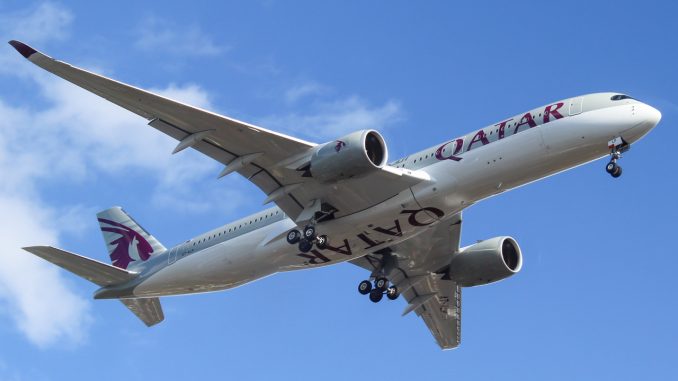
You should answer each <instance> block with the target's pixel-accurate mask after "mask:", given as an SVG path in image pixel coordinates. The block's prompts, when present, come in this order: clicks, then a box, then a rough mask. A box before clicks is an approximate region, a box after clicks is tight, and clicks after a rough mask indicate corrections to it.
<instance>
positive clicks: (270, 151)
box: [9, 40, 661, 349]
mask: <svg viewBox="0 0 678 381" xmlns="http://www.w3.org/2000/svg"><path fill="white" fill-rule="evenodd" d="M9 43H10V44H11V45H12V46H13V47H14V48H15V49H16V50H17V51H18V52H19V53H20V54H21V55H23V56H24V57H25V58H26V59H28V60H29V61H30V62H32V63H33V64H35V65H37V66H39V67H40V68H42V69H44V70H46V71H48V72H51V73H53V74H55V75H57V76H59V77H61V78H63V79H65V80H67V81H69V82H71V83H73V84H75V85H77V86H79V87H81V88H83V89H85V90H88V91H90V92H92V93H94V94H96V95H98V96H100V97H102V98H104V99H107V100H108V101H110V102H113V103H115V104H117V105H118V106H121V107H123V108H125V109H127V110H129V111H131V112H133V113H135V114H137V115H139V116H141V117H143V118H145V119H146V120H147V121H148V125H149V126H151V127H153V128H155V129H157V130H159V131H160V132H162V133H164V134H166V135H169V136H170V137H172V138H174V139H176V140H177V141H178V144H177V146H176V148H175V149H174V151H173V152H172V153H173V154H176V153H178V152H180V151H183V150H185V149H188V148H192V149H194V150H197V151H199V152H201V153H203V154H205V155H207V156H209V157H210V158H212V159H214V160H216V161H218V162H220V163H222V164H223V165H224V169H223V170H222V171H221V173H219V174H218V177H219V178H221V177H223V176H226V175H228V174H231V173H234V172H236V173H238V174H240V175H241V176H243V177H245V178H246V179H248V180H249V181H251V182H252V183H253V184H254V185H256V186H257V187H258V188H259V189H261V191H262V192H263V193H264V194H265V199H264V204H269V203H274V204H275V207H271V208H268V209H265V210H263V211H261V212H259V213H255V214H252V215H251V216H247V217H245V218H242V219H240V220H237V221H234V222H231V223H229V224H226V225H224V226H221V227H218V228H216V229H214V230H211V231H208V232H206V233H204V234H201V235H199V236H197V237H194V238H191V239H189V240H187V241H185V242H182V243H180V244H178V245H176V246H173V247H171V248H166V247H165V246H163V245H162V244H161V243H160V242H159V241H158V240H157V239H156V238H155V237H153V236H152V235H151V234H150V233H149V232H148V231H146V230H145V229H144V228H142V227H141V225H139V224H138V223H137V222H136V221H135V220H134V219H133V218H132V217H131V216H130V215H128V214H127V213H126V212H125V211H124V210H123V209H122V208H120V207H113V208H110V209H107V210H104V211H102V212H100V213H98V214H97V218H98V222H99V224H100V228H101V231H102V234H103V238H104V241H105V244H106V246H107V249H108V253H109V256H110V259H111V261H112V264H111V265H109V264H105V263H102V262H99V261H96V260H94V259H90V258H87V257H83V256H80V255H78V254H74V253H71V252H68V251H65V250H61V249H59V248H55V247H50V246H31V247H25V248H24V250H26V251H28V252H30V253H32V254H34V255H36V256H38V257H41V258H43V259H45V260H47V261H50V262H52V263H54V264H56V265H58V266H60V267H62V268H64V269H66V270H68V271H70V272H72V273H74V274H76V275H78V276H80V277H82V278H85V279H87V280H89V281H90V282H92V283H94V284H96V285H98V286H99V287H100V288H99V289H98V290H97V291H96V292H95V293H94V298H95V299H119V300H120V301H121V302H122V303H123V304H124V305H125V306H127V307H128V308H129V309H130V310H131V311H132V312H133V313H134V314H135V315H136V316H137V317H138V318H139V319H141V320H142V321H143V322H144V323H145V324H146V325H147V326H149V327H150V326H152V325H154V324H157V323H159V322H161V321H162V320H163V319H164V314H163V311H162V308H161V305H160V300H159V297H163V296H169V295H180V294H193V293H203V292H213V291H220V290H226V289H230V288H233V287H238V286H241V285H244V284H247V283H249V282H253V281H255V280H257V279H260V278H263V277H266V276H269V275H272V274H275V273H279V272H283V271H293V270H303V269H310V268H317V267H322V266H328V265H334V264H339V263H342V262H348V263H350V264H353V265H356V266H359V267H361V268H364V269H365V270H367V272H368V273H366V279H365V280H363V281H361V282H360V283H359V284H358V287H357V288H358V291H359V293H360V294H363V295H368V297H369V300H371V301H372V302H375V303H377V302H379V301H381V300H382V298H383V297H384V296H386V298H387V299H391V300H395V299H397V298H398V297H399V296H400V295H402V296H403V297H404V299H405V300H406V302H407V306H406V308H405V310H404V311H403V315H406V314H409V313H411V312H414V313H416V314H417V315H418V316H419V317H421V318H422V319H423V321H424V323H425V324H426V326H427V327H428V328H429V330H430V331H431V333H432V335H433V337H434V339H435V341H436V342H437V344H438V345H439V346H440V347H441V348H442V349H452V348H456V347H458V346H459V344H460V341H461V293H462V288H464V287H474V286H480V285H486V284H489V283H493V282H497V281H499V280H502V279H505V278H508V277H510V276H513V275H515V274H517V273H518V272H519V271H520V270H521V268H522V263H523V260H522V250H521V249H520V246H519V245H518V242H517V241H516V240H515V239H514V238H512V237H510V236H500V237H494V238H490V239H486V240H483V241H479V242H477V243H475V244H472V245H469V246H465V247H460V236H461V225H462V212H463V210H464V209H466V208H468V207H469V206H471V205H473V204H475V203H477V202H479V201H481V200H484V199H486V198H489V197H492V196H495V195H498V194H501V193H503V192H505V191H507V190H510V189H514V188H517V187H520V186H522V185H525V184H528V183H530V182H533V181H536V180H539V179H543V178H545V177H547V176H551V175H554V174H557V173H559V172H562V171H566V170H568V169H571V168H574V167H576V166H579V165H582V164H585V163H588V162H592V161H594V160H598V159H600V158H603V157H609V162H608V163H607V164H606V166H605V170H606V172H607V173H609V174H610V175H611V176H612V177H614V178H616V177H619V176H620V175H621V173H622V168H621V166H619V164H618V161H619V159H620V158H621V156H622V154H623V153H625V152H626V151H628V149H629V148H630V147H631V144H632V143H635V142H636V141H638V140H640V139H641V138H642V137H643V136H645V135H646V134H647V133H648V132H649V131H650V130H652V129H653V128H654V127H655V126H656V125H657V124H658V123H659V121H660V119H661V113H660V112H659V111H658V110H657V109H655V108H653V107H652V106H650V105H648V104H645V103H643V102H640V101H638V100H636V99H634V98H632V97H630V96H628V95H625V94H622V93H614V92H612V93H595V94H587V95H582V96H576V97H573V98H567V99H564V100H559V101H556V102H553V103H549V104H547V105H544V106H540V107H537V108H533V109H531V110H529V111H527V112H523V113H520V114H517V115H514V116H511V117H508V118H506V119H503V120H502V121H499V122H497V123H495V124H492V125H489V126H486V127H483V128H480V129H478V130H475V131H473V132H470V133H468V134H466V135H464V136H460V137H457V138H453V139H451V140H448V141H446V142H443V143H441V144H438V145H435V146H432V147H430V148H427V149H425V150H422V151H420V152H416V153H414V154H411V155H408V156H406V157H403V158H400V159H398V160H395V161H391V162H389V159H388V148H387V145H386V143H385V141H384V138H383V137H382V135H381V134H380V133H379V132H377V131H375V130H361V131H355V132H353V133H350V134H348V135H346V136H343V137H339V138H338V139H336V140H332V141H329V142H326V143H322V144H316V143H312V142H308V141H304V140H301V139H297V138H294V137H292V136H287V135H284V134H281V133H277V132H275V131H270V130H267V129H264V128H262V127H259V126H255V125H252V124H249V123H245V122H242V121H239V120H236V119H233V118H230V117H226V116H222V115H219V114H216V113H213V112H209V111H206V110H202V109H199V108H196V107H192V106H190V105H186V104H183V103H180V102H177V101H174V100H171V99H168V98H165V97H163V96H160V95H157V94H153V93H151V92H148V91H145V90H142V89H139V88H137V87H133V86H130V85H127V84H124V83H121V82H118V81H115V80H113V79H109V78H106V77H103V76H101V75H98V74H95V73H91V72H88V71H85V70H83V69H80V68H77V67H75V66H71V65H70V64H68V63H65V62H62V61H58V60H55V59H53V58H51V57H49V56H47V55H45V54H43V53H41V52H39V51H36V50H35V49H33V48H32V47H30V46H28V45H26V44H24V43H22V42H19V41H14V40H12V41H10V42H9ZM367 274H369V275H367Z"/></svg>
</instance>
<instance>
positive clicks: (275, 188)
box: [9, 40, 427, 220]
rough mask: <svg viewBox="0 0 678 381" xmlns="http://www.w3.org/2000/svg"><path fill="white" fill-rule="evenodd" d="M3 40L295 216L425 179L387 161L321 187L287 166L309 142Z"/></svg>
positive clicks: (348, 207) (375, 199) (344, 207)
mask: <svg viewBox="0 0 678 381" xmlns="http://www.w3.org/2000/svg"><path fill="white" fill-rule="evenodd" d="M9 43H10V45H12V46H13V47H14V48H15V49H16V50H17V51H18V52H19V53H20V54H21V55H22V56H24V57H25V58H26V59H28V60H29V61H31V62H32V63H34V64H35V65H37V66H39V67H40V68H42V69H44V70H46V71H49V72H50V73H53V74H55V75H57V76H59V77H61V78H63V79H65V80H67V81H69V82H71V83H73V84H75V85H77V86H79V87H81V88H83V89H85V90H87V91H89V92H91V93H94V94H96V95H98V96H100V97H102V98H104V99H106V100H108V101H110V102H112V103H115V104H116V105H118V106H120V107H123V108H125V109H127V110H129V111H131V112H133V113H135V114H137V115H139V116H141V117H143V118H145V119H146V120H148V121H149V122H148V124H149V125H150V126H151V127H153V128H155V129H157V130H159V131H161V132H163V133H165V134H167V135H169V136H170V137H172V138H174V139H176V140H178V141H179V143H178V145H177V147H176V148H175V149H174V153H176V152H179V151H182V150H184V149H186V148H188V147H192V148H194V149H196V150H198V151H199V152H201V153H203V154H205V155H207V156H209V157H211V158H212V159H214V160H216V161H218V162H220V163H222V164H224V165H225V166H226V168H225V169H224V171H222V173H221V174H220V176H219V177H221V176H223V175H225V174H228V173H231V172H238V173H239V174H240V175H242V176H244V177H245V178H246V179H248V180H250V181H251V182H252V183H254V184H255V185H256V186H257V187H259V188H260V189H261V190H262V191H263V192H264V193H265V194H266V196H267V198H266V201H267V202H268V201H273V202H275V203H276V204H277V205H278V206H279V207H280V208H281V209H282V210H283V212H285V213H286V214H287V215H288V216H290V217H291V218H292V219H294V220H296V219H297V217H298V216H299V215H300V214H301V213H302V211H304V209H305V208H307V207H310V206H311V205H312V204H313V203H315V202H316V201H317V200H321V201H322V202H324V203H325V202H327V203H329V204H331V205H332V206H333V207H334V208H335V209H336V210H337V213H336V214H335V216H336V217H340V216H342V215H348V214H351V213H354V212H356V211H359V210H363V209H366V208H369V207H371V206H373V205H376V204H378V203H380V202H382V201H384V200H386V199H388V198H390V197H393V196H395V195H397V194H398V193H399V192H401V191H403V190H406V189H407V188H408V187H410V186H412V185H414V184H416V183H418V182H420V181H423V180H426V179H427V178H426V176H423V177H422V176H421V175H416V174H412V173H407V172H406V171H403V170H401V169H398V168H392V167H386V168H384V169H383V170H381V171H377V173H375V174H374V176H370V177H363V178H356V179H350V180H347V181H344V182H339V183H336V184H332V185H331V186H328V185H327V184H322V183H319V182H317V181H314V179H312V178H308V177H305V176H303V172H302V171H299V170H298V168H297V167H296V166H294V165H293V164H294V163H298V162H299V160H302V159H303V158H305V157H310V155H311V154H312V152H313V150H314V148H315V147H316V146H317V144H315V143H311V142H307V141H304V140H301V139H297V138H294V137H291V136H287V135H284V134H280V133H277V132H275V131H270V130H267V129H265V128H261V127H258V126H255V125H252V124H249V123H245V122H242V121H239V120H236V119H233V118H230V117H226V116H222V115H219V114H216V113H213V112H210V111H206V110H202V109H200V108H197V107H193V106H189V105H186V104H184V103H181V102H177V101H174V100H171V99H168V98H166V97H163V96H161V95H157V94H154V93H151V92H149V91H146V90H143V89H140V88H137V87H134V86H130V85H127V84H125V83H122V82H119V81H116V80H113V79H110V78H106V77H104V76H101V75H98V74H95V73H92V72H89V71H87V70H83V69H80V68H78V67H75V66H72V65H70V64H68V63H65V62H62V61H58V60H56V59H54V58H52V57H49V56H47V55H45V54H43V53H41V52H39V51H37V50H35V49H33V48H31V47H30V46H28V45H26V44H24V43H22V42H19V41H14V40H13V41H10V42H9ZM372 181H378V183H379V184H380V186H379V187H376V189H375V187H373V186H369V185H370V184H373V182H372ZM302 184H303V186H301V185H302Z"/></svg>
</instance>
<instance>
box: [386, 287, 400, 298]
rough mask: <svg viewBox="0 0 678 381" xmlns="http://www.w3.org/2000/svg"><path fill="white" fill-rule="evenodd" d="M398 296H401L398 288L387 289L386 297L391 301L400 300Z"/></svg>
mask: <svg viewBox="0 0 678 381" xmlns="http://www.w3.org/2000/svg"><path fill="white" fill-rule="evenodd" d="M398 296H400V294H399V293H398V287H396V286H391V287H389V288H387V289H386V297H387V298H389V299H390V300H396V299H398Z"/></svg>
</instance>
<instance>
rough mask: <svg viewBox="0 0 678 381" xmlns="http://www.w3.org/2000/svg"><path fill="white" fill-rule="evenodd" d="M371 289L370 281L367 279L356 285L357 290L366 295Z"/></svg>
mask: <svg viewBox="0 0 678 381" xmlns="http://www.w3.org/2000/svg"><path fill="white" fill-rule="evenodd" d="M370 291H372V283H370V281H369V280H364V281H362V282H360V284H359V285H358V292H359V293H361V294H363V295H367V294H369V293H370Z"/></svg>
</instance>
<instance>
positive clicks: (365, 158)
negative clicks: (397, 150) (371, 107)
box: [310, 130, 388, 182]
mask: <svg viewBox="0 0 678 381" xmlns="http://www.w3.org/2000/svg"><path fill="white" fill-rule="evenodd" d="M387 160H388V150H387V149H386V143H385V142H384V138H383V137H382V136H381V135H380V134H379V133H378V132H377V131H374V130H361V131H356V132H353V133H351V134H349V135H346V136H344V137H343V138H340V139H338V140H335V141H332V142H328V143H325V144H323V145H322V146H320V147H319V148H318V149H317V150H316V151H315V152H314V153H313V156H312V157H311V168H310V169H311V176H313V178H314V179H317V180H319V181H322V182H333V181H338V180H343V179H348V178H351V177H357V176H363V175H366V174H368V173H370V172H371V171H374V170H376V169H379V168H382V167H383V166H384V165H386V162H387Z"/></svg>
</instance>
